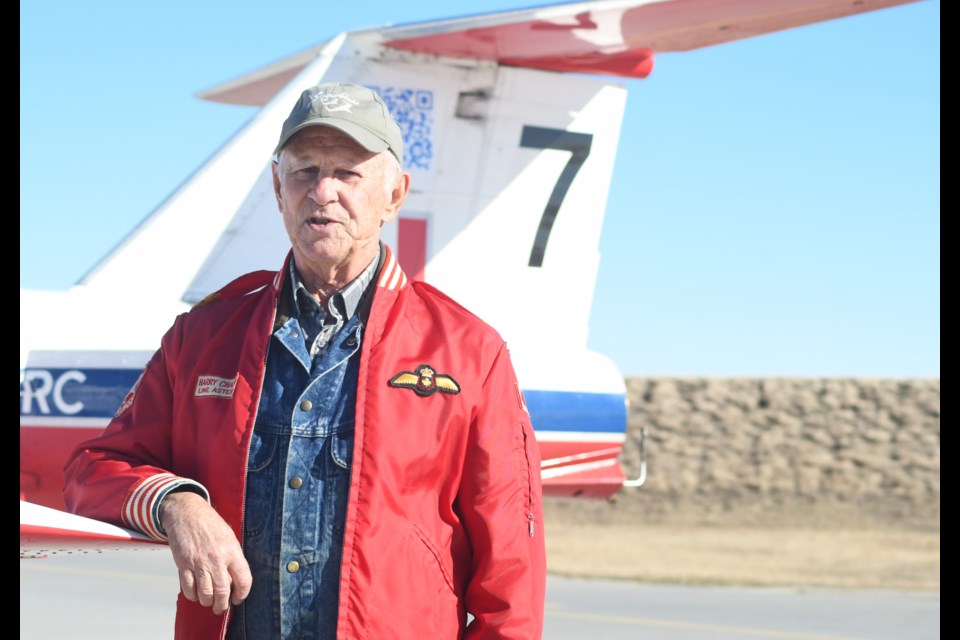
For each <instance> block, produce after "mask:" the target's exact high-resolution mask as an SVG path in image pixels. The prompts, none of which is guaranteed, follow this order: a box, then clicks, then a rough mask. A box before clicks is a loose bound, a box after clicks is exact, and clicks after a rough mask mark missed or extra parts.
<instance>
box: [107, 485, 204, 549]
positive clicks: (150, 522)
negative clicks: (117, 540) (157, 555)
mask: <svg viewBox="0 0 960 640" xmlns="http://www.w3.org/2000/svg"><path fill="white" fill-rule="evenodd" d="M175 489H179V490H180V491H192V492H194V493H197V494H199V495H201V496H203V498H204V499H205V500H206V501H207V502H210V494H209V493H208V492H207V490H206V488H205V487H204V486H203V485H202V484H200V483H199V482H196V481H194V480H188V479H187V478H181V477H179V476H175V475H173V474H172V473H158V474H156V475H154V476H150V477H149V478H146V479H145V480H143V481H142V482H140V484H138V485H136V486H135V487H134V488H133V491H131V492H130V494H129V495H128V496H127V499H126V500H125V501H124V504H123V510H122V512H121V517H122V518H123V523H124V525H125V526H127V527H129V528H131V529H136V530H137V531H140V532H141V533H144V534H146V535H148V536H150V537H151V538H153V539H154V540H159V541H161V542H165V541H166V540H167V533H166V531H164V530H163V527H161V526H160V503H161V502H163V498H164V497H165V496H166V495H167V494H168V493H170V492H171V491H173V490H175Z"/></svg>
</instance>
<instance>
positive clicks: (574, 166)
mask: <svg viewBox="0 0 960 640" xmlns="http://www.w3.org/2000/svg"><path fill="white" fill-rule="evenodd" d="M592 143H593V134H592V133H575V132H573V131H565V130H563V129H548V128H546V127H532V126H530V125H524V126H523V132H522V133H521V134H520V146H521V147H527V148H530V149H556V150H558V151H569V152H570V159H569V160H568V161H567V166H565V167H564V168H563V171H561V172H560V177H559V178H557V183H556V184H555V185H553V193H551V194H550V199H549V200H547V206H546V207H544V209H543V216H542V217H541V218H540V226H539V227H538V228H537V237H536V238H534V239H533V248H532V249H531V250H530V262H529V265H530V266H531V267H542V266H543V254H544V253H546V251H547V240H549V239H550V231H551V230H552V229H553V223H554V221H555V220H556V219H557V212H558V211H560V205H561V204H563V199H564V198H565V197H566V196H567V191H568V190H569V189H570V184H571V183H572V182H573V179H574V178H575V177H576V176H577V172H578V171H580V167H581V166H582V165H583V162H584V160H586V159H587V156H589V155H590V145H591V144H592Z"/></svg>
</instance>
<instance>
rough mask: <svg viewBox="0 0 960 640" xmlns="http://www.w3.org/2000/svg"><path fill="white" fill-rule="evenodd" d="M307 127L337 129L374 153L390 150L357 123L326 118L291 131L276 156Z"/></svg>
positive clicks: (317, 119)
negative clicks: (296, 134)
mask: <svg viewBox="0 0 960 640" xmlns="http://www.w3.org/2000/svg"><path fill="white" fill-rule="evenodd" d="M307 127H330V128H332V129H337V130H339V131H342V132H343V133H345V134H347V135H348V136H350V137H351V138H353V139H354V140H356V142H357V144H359V145H360V146H361V147H363V148H364V149H366V150H367V151H371V152H373V153H380V152H381V151H386V150H387V149H389V148H390V145H388V144H387V142H386V141H385V140H382V139H381V138H380V137H379V136H377V135H376V134H374V133H371V132H370V131H369V130H367V129H364V128H363V127H361V126H360V125H358V124H356V123H355V122H350V121H349V120H341V119H340V118H330V117H326V118H315V119H313V120H307V121H306V122H302V123H300V124H299V125H297V126H296V127H294V129H293V130H291V131H290V133H288V134H287V136H286V137H285V138H284V139H283V140H281V141H280V143H279V144H277V148H276V149H274V151H273V153H274V155H276V154H278V153H280V150H281V149H283V147H284V145H285V144H287V143H288V142H289V141H290V138H292V137H293V136H294V134H295V133H297V132H298V131H300V130H302V129H306V128H307Z"/></svg>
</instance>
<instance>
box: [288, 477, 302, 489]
mask: <svg viewBox="0 0 960 640" xmlns="http://www.w3.org/2000/svg"><path fill="white" fill-rule="evenodd" d="M302 486H303V478H301V477H300V476H293V477H292V478H290V488H291V489H299V488H300V487H302Z"/></svg>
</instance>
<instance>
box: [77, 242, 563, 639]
mask: <svg viewBox="0 0 960 640" xmlns="http://www.w3.org/2000/svg"><path fill="white" fill-rule="evenodd" d="M384 249H385V251H383V252H382V258H381V265H380V267H379V273H378V278H377V282H376V290H375V293H374V296H373V302H372V306H371V309H370V312H369V318H368V321H367V324H366V329H365V331H364V337H363V344H362V351H361V361H360V372H359V379H358V388H357V406H356V424H355V427H354V457H353V463H352V467H351V487H350V499H349V504H348V507H347V519H346V533H345V539H344V546H343V564H342V570H341V578H340V593H341V599H340V603H341V604H340V613H339V618H338V634H337V635H338V638H351V639H352V638H371V639H377V640H380V639H389V638H400V639H407V638H411V639H412V638H417V639H419V638H430V639H431V640H433V639H437V640H440V639H447V638H450V639H452V638H522V639H523V640H531V639H535V638H540V636H541V630H542V626H543V606H544V592H545V585H546V557H545V550H544V539H543V512H542V508H541V485H540V457H539V451H538V449H537V445H536V440H535V438H534V432H533V428H532V426H531V424H530V417H529V415H528V414H527V412H526V408H525V405H524V402H523V397H522V394H521V391H520V387H519V385H518V383H517V379H516V375H515V373H514V370H513V366H512V364H511V362H510V357H509V353H508V351H507V347H506V344H505V343H504V342H503V340H502V339H501V337H500V336H499V335H498V334H497V333H496V332H495V331H494V330H493V329H491V328H490V327H489V326H487V325H486V324H484V323H483V322H482V321H481V320H479V319H478V318H477V317H475V316H474V315H472V314H471V313H470V312H468V311H467V310H465V309H464V308H463V307H461V306H460V305H458V304H457V303H456V302H454V301H453V300H451V299H450V298H448V297H447V296H445V295H444V294H442V293H440V292H439V291H437V290H436V289H434V288H433V287H431V286H430V285H428V284H425V283H422V282H408V281H407V279H406V277H405V276H404V274H403V272H402V271H401V270H400V268H399V266H398V265H397V263H396V261H395V259H394V258H393V256H392V254H391V253H390V251H389V249H387V248H386V247H384ZM288 260H289V258H288ZM286 273H287V269H286V266H285V267H284V268H283V269H281V270H280V271H279V272H276V273H274V272H256V273H253V274H248V275H246V276H243V277H241V278H239V279H237V280H236V281H234V282H233V283H231V284H230V285H227V286H226V287H224V289H222V290H221V291H220V292H218V293H217V294H215V295H214V296H212V298H213V300H212V301H211V302H208V303H207V304H202V305H198V306H197V308H195V309H193V310H191V311H190V312H188V313H185V314H182V315H181V316H179V317H178V318H177V320H176V321H175V322H174V324H173V326H172V327H171V328H170V330H169V331H168V332H167V333H166V335H165V336H164V337H163V340H162V343H161V346H160V349H159V350H158V351H157V352H156V353H155V354H154V356H153V358H152V359H151V360H150V362H149V363H148V364H147V366H146V368H145V369H144V373H143V375H142V376H141V378H140V380H139V381H138V383H137V385H136V386H135V387H134V389H133V390H132V391H131V393H130V395H128V397H127V399H126V400H125V401H124V403H123V404H122V405H121V408H120V410H119V411H118V414H117V417H116V418H114V420H113V421H112V422H111V424H110V425H109V426H108V427H107V429H106V430H105V432H104V434H103V435H102V436H100V437H98V438H96V439H94V440H92V441H89V442H86V443H84V444H82V445H80V446H79V447H78V448H77V450H76V451H75V452H74V454H73V456H72V458H71V461H70V462H69V463H68V466H67V468H66V487H65V490H64V497H65V500H66V504H67V507H68V508H69V509H70V510H71V511H73V512H75V513H80V514H82V515H86V516H89V517H93V518H97V519H101V520H106V521H110V522H116V523H119V524H122V525H124V526H128V527H131V528H135V529H138V530H140V531H143V532H145V533H147V534H149V535H152V536H154V537H157V538H161V539H162V538H163V535H162V534H161V533H160V532H159V531H157V530H156V528H155V526H154V524H153V522H154V521H153V518H152V517H151V515H150V514H151V513H152V510H153V509H154V508H155V507H156V502H157V501H156V495H157V492H158V490H159V489H160V488H162V487H165V486H169V484H170V483H175V482H182V478H190V479H192V480H195V481H197V482H199V483H201V484H203V486H204V487H206V489H207V490H208V491H209V495H210V500H211V503H212V504H213V506H214V507H215V508H216V509H217V511H218V512H219V513H220V514H221V516H223V518H224V519H225V520H226V522H227V523H228V524H230V526H232V527H233V530H234V532H235V533H236V534H237V536H238V539H239V537H240V533H241V531H242V530H243V528H242V521H241V520H242V514H243V506H244V505H243V496H244V487H245V484H246V461H247V450H248V446H249V442H250V436H251V433H252V431H253V425H254V419H255V411H256V408H257V406H258V403H259V397H260V389H261V385H262V382H263V375H264V363H265V362H266V351H267V345H268V343H269V341H270V336H271V333H272V330H273V325H274V319H275V315H276V311H277V306H278V303H279V301H280V298H281V292H282V290H283V287H284V284H285V283H284V280H285V279H286ZM258 287H260V288H258ZM468 612H469V613H470V614H471V615H472V616H473V617H474V619H473V620H472V621H471V623H470V625H469V626H467V613H468ZM225 623H226V616H225V615H221V616H215V615H213V613H212V612H211V611H210V609H208V608H205V607H203V606H201V605H199V604H198V603H195V602H190V601H188V600H186V599H185V598H184V597H183V595H182V594H181V595H180V597H179V601H178V606H177V621H176V630H177V633H176V635H177V637H178V638H220V637H222V636H223V634H224V632H225V628H226V624H225Z"/></svg>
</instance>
